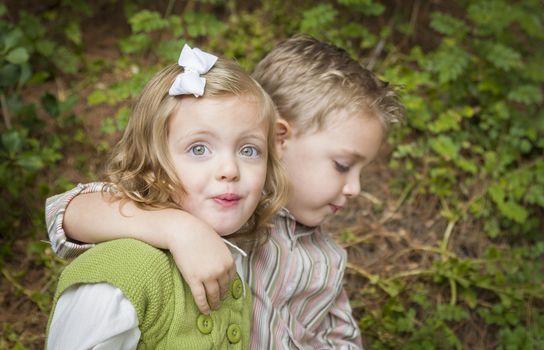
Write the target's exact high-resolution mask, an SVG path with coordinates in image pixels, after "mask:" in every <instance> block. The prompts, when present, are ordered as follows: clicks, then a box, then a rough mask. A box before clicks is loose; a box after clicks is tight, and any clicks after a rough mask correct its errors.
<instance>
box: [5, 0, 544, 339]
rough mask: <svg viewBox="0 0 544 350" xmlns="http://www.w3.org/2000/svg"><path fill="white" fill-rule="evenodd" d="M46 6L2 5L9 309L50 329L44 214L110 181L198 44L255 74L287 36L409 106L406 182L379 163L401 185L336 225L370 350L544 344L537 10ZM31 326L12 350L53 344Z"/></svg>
mask: <svg viewBox="0 0 544 350" xmlns="http://www.w3.org/2000/svg"><path fill="white" fill-rule="evenodd" d="M37 6H42V7H43V8H36V9H31V10H28V9H27V10H25V11H19V10H17V7H16V4H15V3H13V4H11V3H10V2H8V4H7V6H6V5H0V29H1V30H0V86H1V89H2V90H1V95H0V97H1V102H2V116H3V124H1V127H0V134H1V140H0V141H1V143H0V183H1V185H2V187H1V194H2V202H1V204H0V212H2V213H3V218H2V220H1V223H0V229H1V232H2V242H0V265H5V266H3V267H2V273H3V280H2V286H3V287H2V290H4V293H6V292H5V291H6V290H7V291H8V294H7V297H6V296H4V297H3V299H2V298H0V300H4V301H3V302H2V303H3V304H6V305H7V306H12V305H13V304H17V303H19V304H20V305H23V306H26V307H27V308H28V309H32V308H35V309H37V310H38V313H39V315H40V317H41V321H40V322H42V324H43V323H44V321H45V320H46V317H47V316H46V315H47V311H48V307H49V306H48V303H49V300H50V297H51V292H52V290H53V289H54V284H55V279H56V277H55V276H56V273H57V272H58V270H59V269H60V267H61V266H62V264H63V263H62V261H60V260H58V259H55V258H54V257H53V255H52V254H51V251H50V249H49V248H48V247H47V245H45V244H43V243H40V242H37V239H43V238H45V233H44V231H45V230H44V223H43V211H42V209H41V208H42V207H43V202H44V199H45V197H47V196H49V195H51V194H52V193H56V192H60V191H62V190H64V189H67V188H70V187H71V186H73V182H74V181H89V180H94V179H96V178H98V173H99V172H98V170H97V169H99V167H100V164H101V159H103V157H104V156H105V154H106V153H107V152H108V151H109V149H110V147H111V145H112V144H113V142H115V140H116V138H117V137H118V136H119V133H120V131H121V130H122V129H123V128H124V126H125V125H126V121H127V118H128V116H129V105H130V100H131V99H132V98H134V97H135V96H136V94H137V93H138V92H139V90H140V88H141V87H142V86H143V84H144V83H145V82H146V80H147V79H148V78H149V76H150V75H151V74H153V73H154V72H155V71H156V70H157V67H159V66H161V65H163V64H165V63H166V62H168V63H169V62H172V61H174V60H176V59H177V55H178V54H179V49H180V47H181V44H180V42H181V41H185V42H188V43H189V44H191V45H194V46H200V47H205V48H207V49H209V50H211V51H213V52H217V53H221V54H222V55H225V56H227V57H233V58H236V59H238V60H239V62H240V63H241V64H242V65H243V66H244V67H245V68H246V69H248V70H251V69H253V67H254V66H255V64H256V63H257V62H258V60H260V59H261V58H262V57H263V56H264V55H265V53H266V52H268V51H269V50H270V49H271V48H273V47H274V46H275V45H276V44H277V43H278V42H279V41H280V40H282V39H283V38H286V37H288V36H290V35H293V34H295V33H299V32H305V33H309V34H311V35H314V36H316V37H318V38H320V39H323V40H326V41H329V42H332V43H334V44H336V45H338V46H339V47H342V48H344V49H345V50H346V51H348V52H349V53H350V54H351V55H352V56H353V57H355V58H357V59H359V60H360V62H361V63H362V64H363V65H365V66H367V67H369V68H371V69H372V70H374V71H375V72H376V73H377V74H379V75H380V76H381V77H383V78H384V79H386V80H388V81H391V82H393V83H394V84H396V85H398V86H399V87H400V88H401V91H402V100H403V102H404V104H405V105H406V109H407V121H406V123H405V124H403V125H402V126H399V127H397V128H395V129H394V130H393V133H392V134H391V137H390V140H389V145H390V146H389V148H387V149H391V150H392V151H386V152H384V153H386V158H387V159H388V160H389V167H388V168H387V170H383V169H385V167H383V166H382V165H383V163H379V162H378V164H377V165H375V166H374V169H377V170H376V171H378V170H380V169H382V170H380V171H383V172H384V173H382V174H381V176H376V175H375V176H374V177H372V176H371V175H365V180H366V181H365V183H368V184H369V185H366V186H365V191H364V193H363V196H362V197H361V199H360V200H359V203H358V206H357V208H358V211H357V212H354V213H353V215H352V216H351V217H346V218H345V219H344V221H345V222H344V224H343V227H344V229H340V224H338V225H336V226H335V225H333V228H336V229H337V230H336V231H337V232H336V233H337V236H336V237H337V238H338V240H339V241H340V242H341V243H342V244H344V246H345V247H346V248H347V249H348V252H349V254H350V263H349V267H348V271H347V281H348V284H347V290H348V293H349V295H350V298H351V302H352V305H353V307H354V314H355V316H356V317H357V319H358V320H359V326H360V328H361V331H362V333H363V338H364V341H365V345H366V346H367V347H368V348H371V349H399V348H402V349H452V348H453V349H464V348H467V349H468V348H470V349H481V348H493V349H542V348H544V335H543V334H542V331H541V330H542V329H544V315H543V312H542V311H543V310H544V305H543V304H544V291H543V289H544V276H543V273H544V272H543V271H544V269H543V263H542V262H543V259H542V258H543V256H544V240H543V235H542V232H543V228H544V225H543V220H542V217H543V214H544V213H543V212H544V210H543V207H544V177H542V175H541V174H543V173H544V156H543V154H544V141H543V140H544V138H543V136H544V135H543V134H544V112H543V111H544V109H543V108H542V107H543V106H542V104H543V96H542V91H543V90H542V87H543V84H542V83H543V81H544V70H543V69H542V68H541V67H542V65H543V64H544V45H543V44H544V40H543V39H544V30H543V29H544V28H543V27H544V16H543V14H542V3H541V2H540V1H539V0H524V1H518V2H514V3H512V2H507V1H502V0H493V1H492V0H461V1H457V2H454V3H453V2H426V1H419V0H411V1H402V2H400V1H374V0H336V1H333V0H330V1H294V2H293V1H292V2H284V1H277V0H266V1H262V2H259V3H254V2H248V1H232V0H206V1H185V2H182V1H173V0H171V1H169V2H167V3H164V4H157V3H154V2H146V1H139V2H129V1H120V0H119V1H102V2H97V3H95V2H93V3H92V4H91V3H90V2H86V1H77V2H73V1H70V2H63V1H61V2H57V3H54V4H53V3H51V4H42V5H37ZM44 8H45V10H44ZM105 13H107V14H109V15H112V13H113V14H115V15H116V16H117V17H120V18H121V20H119V18H117V17H116V23H118V27H119V28H120V30H119V31H117V32H116V33H115V42H114V44H113V45H112V47H111V48H110V51H109V52H108V54H109V55H110V57H109V58H106V57H101V56H100V55H98V56H97V55H91V54H88V52H89V51H90V49H89V48H88V46H89V43H90V42H89V41H85V34H86V33H87V35H89V34H88V33H89V32H92V31H93V29H95V28H94V27H93V26H97V25H100V23H101V20H103V18H104V16H105ZM76 16H77V17H76ZM74 18H83V19H85V18H88V19H89V20H90V21H91V24H90V25H89V27H86V26H83V25H80V24H78V23H80V22H79V21H75V20H74ZM100 39H104V38H100ZM95 46H96V45H95ZM111 55H113V56H114V59H111ZM75 96H80V98H77V97H75ZM76 110H77V111H78V112H77V113H76ZM97 115H99V117H97ZM74 169H75V170H76V172H75V173H74V172H73V170H74ZM384 174H385V175H384ZM381 179H387V180H388V183H383V180H381ZM370 184H372V186H370ZM348 222H349V223H350V225H347V224H348ZM346 225H347V228H345V227H346ZM21 255H23V256H24V259H23V262H24V263H23V264H22V265H21V264H19V263H16V261H17V260H20V259H21ZM377 262H379V263H377ZM32 269H35V270H38V271H41V274H40V275H39V276H40V277H39V279H38V283H32V281H30V280H29V279H30V277H28V273H27V272H28V271H29V270H32ZM2 295H6V294H2ZM21 300H22V301H21ZM28 305H30V306H28ZM7 309H9V310H13V308H12V307H11V308H6V310H7ZM27 325H28V323H24V321H23V322H22V323H20V324H19V323H9V322H3V323H2V334H3V338H2V339H0V348H2V347H10V348H11V347H14V346H16V347H19V348H21V349H22V348H26V347H30V348H33V347H41V344H40V342H41V341H43V333H42V332H41V329H39V330H38V331H36V332H34V333H32V332H31V333H30V334H28V332H25V331H24V329H26V328H28V327H27ZM42 327H43V326H42ZM36 344H39V345H36Z"/></svg>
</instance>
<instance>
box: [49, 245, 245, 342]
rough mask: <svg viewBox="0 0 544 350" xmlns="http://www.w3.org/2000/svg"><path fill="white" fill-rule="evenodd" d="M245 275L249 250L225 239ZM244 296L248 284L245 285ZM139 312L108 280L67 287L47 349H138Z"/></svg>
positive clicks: (237, 267)
mask: <svg viewBox="0 0 544 350" xmlns="http://www.w3.org/2000/svg"><path fill="white" fill-rule="evenodd" d="M223 241H224V242H225V243H226V244H227V246H228V247H229V249H230V251H231V253H232V254H233V257H234V261H235V263H236V271H237V272H238V274H239V275H240V277H241V278H242V280H245V278H244V276H243V275H242V273H243V270H242V256H246V253H245V252H244V251H243V250H241V249H240V248H238V247H237V246H235V245H234V244H232V243H230V242H229V241H226V240H223ZM244 295H245V286H244ZM138 324H139V323H138V315H137V313H136V309H134V306H133V305H132V303H131V302H130V301H129V300H128V299H127V298H125V296H124V295H123V292H121V290H120V289H119V288H117V287H114V286H113V285H111V284H109V283H95V284H80V285H77V286H73V287H70V288H68V289H66V290H65V291H64V292H63V293H62V295H61V296H60V297H59V299H58V301H57V305H56V307H55V313H54V314H53V319H52V320H51V325H50V327H49V336H48V338H47V349H48V350H57V349H58V350H71V349H77V350H81V349H96V350H109V349H112V350H115V349H118V350H129V349H136V347H137V345H138V341H139V340H140V329H139V328H138Z"/></svg>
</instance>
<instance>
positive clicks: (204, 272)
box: [167, 215, 236, 314]
mask: <svg viewBox="0 0 544 350" xmlns="http://www.w3.org/2000/svg"><path fill="white" fill-rule="evenodd" d="M192 218H193V219H194V221H195V222H194V223H193V224H192V225H191V226H190V227H191V230H187V229H185V230H183V232H179V231H178V232H176V233H174V234H172V235H171V236H170V239H168V243H167V245H168V246H167V248H168V249H169V250H170V252H171V253H172V256H173V257H174V260H175V262H176V265H177V267H178V269H179V271H180V272H181V274H182V276H183V278H184V279H185V281H186V282H187V284H188V285H189V288H191V293H192V294H193V297H194V299H195V302H196V305H197V306H198V309H199V310H200V312H202V313H204V314H209V313H210V311H211V310H215V309H217V308H219V305H220V302H221V300H222V299H223V298H224V296H225V295H226V293H227V292H228V291H229V284H230V281H231V280H232V279H233V278H234V277H235V276H236V267H235V264H234V259H233V257H232V254H231V253H230V251H229V249H228V248H227V245H226V244H225V243H224V242H223V241H222V239H221V237H220V236H219V235H218V234H217V233H216V232H215V231H214V230H213V229H211V228H210V227H209V226H208V225H206V224H204V223H203V222H201V221H200V220H198V219H197V218H194V217H192ZM187 220H188V216H187V215H185V216H184V217H183V224H182V225H179V226H178V225H175V227H172V230H170V232H175V231H176V230H179V227H187Z"/></svg>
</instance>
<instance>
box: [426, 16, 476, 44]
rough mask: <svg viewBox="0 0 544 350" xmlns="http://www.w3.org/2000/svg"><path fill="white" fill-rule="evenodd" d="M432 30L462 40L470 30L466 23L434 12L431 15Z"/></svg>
mask: <svg viewBox="0 0 544 350" xmlns="http://www.w3.org/2000/svg"><path fill="white" fill-rule="evenodd" d="M431 28H433V29H434V30H436V31H437V32H439V33H442V34H446V35H451V36H456V37H461V38H462V37H463V36H464V35H465V34H466V32H467V30H468V27H467V25H466V23H465V22H463V21H462V20H460V19H458V18H455V17H453V16H451V15H449V14H447V13H443V12H433V13H432V14H431Z"/></svg>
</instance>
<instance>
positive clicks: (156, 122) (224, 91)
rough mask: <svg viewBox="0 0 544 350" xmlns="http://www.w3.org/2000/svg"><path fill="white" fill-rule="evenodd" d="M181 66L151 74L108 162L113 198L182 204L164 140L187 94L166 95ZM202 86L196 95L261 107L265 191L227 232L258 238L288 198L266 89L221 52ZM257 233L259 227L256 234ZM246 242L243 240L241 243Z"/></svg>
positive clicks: (238, 238) (165, 205) (156, 205)
mask: <svg viewBox="0 0 544 350" xmlns="http://www.w3.org/2000/svg"><path fill="white" fill-rule="evenodd" d="M182 72H183V68H182V67H180V66H178V65H177V64H173V65H170V66H168V67H166V68H164V69H163V70H161V71H160V72H158V73H157V74H155V76H153V77H152V78H151V80H150V81H149V82H148V83H147V85H146V86H145V87H144V89H143V90H142V92H141V93H140V96H139V97H138V99H137V100H136V102H135V105H134V106H133V110H132V114H131V117H130V119H129V122H128V124H127V127H126V129H125V132H124V134H123V137H122V138H121V140H120V141H119V143H118V144H117V145H116V146H115V148H114V150H113V153H112V156H111V159H110V160H109V162H108V166H107V176H108V178H109V180H110V182H111V184H112V185H113V187H114V189H115V190H116V191H115V192H116V198H120V199H130V200H132V201H134V202H135V203H136V204H137V205H138V206H139V207H141V208H146V209H152V208H156V209H161V208H177V209H181V206H180V205H179V203H177V202H176V200H175V199H176V198H180V195H179V194H181V198H183V194H184V193H185V191H184V188H183V184H182V183H181V181H180V179H179V178H178V176H177V175H176V172H175V170H174V166H173V163H172V161H171V158H170V153H169V150H168V145H167V138H168V120H169V118H170V116H172V115H173V114H174V113H176V111H177V110H178V108H180V103H181V101H182V100H183V99H186V98H195V97H193V96H189V95H182V96H170V95H169V94H168V90H169V89H170V86H171V85H172V83H173V82H174V80H175V78H176V76H177V75H178V74H180V73H182ZM204 77H205V78H206V87H205V92H204V95H203V96H202V97H200V98H208V97H221V96H230V95H232V96H239V97H240V98H247V97H249V98H253V99H255V100H256V102H257V103H258V105H259V107H260V109H259V113H258V115H256V118H259V121H262V120H264V121H266V123H267V127H268V159H267V173H266V181H265V186H264V191H263V195H262V197H261V200H260V202H259V204H258V206H257V209H256V210H255V212H254V214H253V215H252V216H251V218H250V219H249V220H248V222H247V224H245V225H244V226H243V227H242V228H241V229H240V230H239V231H238V232H236V233H235V234H233V235H231V236H230V237H229V238H232V239H234V240H235V241H237V243H249V242H251V243H253V242H256V243H262V242H264V241H265V240H266V238H267V236H266V234H264V235H263V234H262V233H263V232H266V231H268V230H263V229H264V228H265V227H266V226H267V223H268V222H269V220H270V219H271V218H272V216H273V215H274V214H275V213H276V212H277V211H278V210H279V209H280V208H281V207H282V206H283V205H284V204H285V202H286V200H287V180H286V177H285V175H284V173H283V170H282V168H281V164H280V161H279V158H278V155H277V152H276V148H275V142H274V138H275V123H276V110H275V106H274V104H273V102H272V100H271V99H270V97H269V96H268V94H267V93H266V92H265V91H264V90H263V89H262V88H261V86H260V85H259V84H258V83H257V82H256V81H255V80H253V79H252V78H251V77H250V76H249V75H248V74H247V73H245V72H244V71H243V69H242V68H241V67H240V66H239V65H238V64H236V63H234V62H232V61H228V60H224V59H221V58H219V59H218V60H217V62H216V63H215V65H214V66H213V68H212V69H211V70H210V71H209V72H208V73H206V74H205V75H204ZM257 233H260V234H258V235H257ZM245 245H247V244H245Z"/></svg>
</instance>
